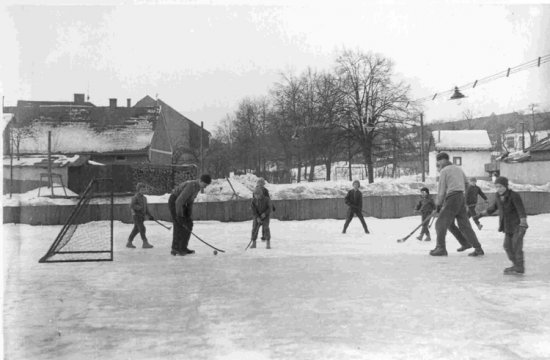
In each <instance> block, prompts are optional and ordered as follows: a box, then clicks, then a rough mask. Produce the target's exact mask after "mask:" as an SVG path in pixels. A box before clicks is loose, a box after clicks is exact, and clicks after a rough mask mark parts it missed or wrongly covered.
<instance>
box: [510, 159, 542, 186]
mask: <svg viewBox="0 0 550 360" xmlns="http://www.w3.org/2000/svg"><path fill="white" fill-rule="evenodd" d="M500 175H501V176H505V177H507V178H508V179H509V180H510V181H512V182H515V183H518V184H533V185H544V184H546V183H548V182H550V161H525V162H519V163H506V162H501V163H500Z"/></svg>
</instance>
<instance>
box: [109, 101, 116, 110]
mask: <svg viewBox="0 0 550 360" xmlns="http://www.w3.org/2000/svg"><path fill="white" fill-rule="evenodd" d="M109 108H110V109H116V99H109Z"/></svg>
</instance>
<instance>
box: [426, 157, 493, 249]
mask: <svg viewBox="0 0 550 360" xmlns="http://www.w3.org/2000/svg"><path fill="white" fill-rule="evenodd" d="M436 160H437V166H438V167H439V184H438V190H437V199H436V201H435V205H436V210H437V212H438V218H437V220H436V222H435V231H436V233H437V244H436V247H435V249H433V250H432V251H430V255H432V256H447V249H446V246H445V236H446V235H447V229H448V230H449V231H451V233H452V234H453V235H454V236H455V237H456V239H457V240H458V242H459V243H460V245H461V247H460V248H458V249H457V251H464V250H466V249H469V248H471V247H472V246H473V247H474V249H475V250H474V251H473V252H471V253H470V254H468V256H481V255H484V254H485V253H484V252H483V249H482V248H481V244H480V243H479V241H478V239H477V236H476V233H475V232H474V230H473V229H472V225H471V224H470V220H469V219H468V213H467V211H466V205H465V197H464V190H465V189H466V183H467V182H468V180H467V179H466V175H464V172H463V171H462V169H461V168H460V167H459V166H456V165H453V164H452V163H451V162H450V161H449V155H448V154H447V153H444V152H442V153H439V154H437V156H436ZM455 219H456V221H457V224H458V227H457V226H456V225H455V224H454V222H455Z"/></svg>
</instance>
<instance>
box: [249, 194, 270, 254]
mask: <svg viewBox="0 0 550 360" xmlns="http://www.w3.org/2000/svg"><path fill="white" fill-rule="evenodd" d="M250 208H251V209H252V235H251V240H252V245H251V246H250V248H251V249H254V248H256V239H257V238H258V231H259V230H260V226H261V227H262V240H264V239H265V241H266V242H267V243H266V246H265V248H266V249H271V231H270V230H269V215H270V214H271V199H270V198H269V196H266V195H265V193H264V189H263V188H262V187H261V186H257V187H256V189H254V194H253V198H252V202H251V204H250Z"/></svg>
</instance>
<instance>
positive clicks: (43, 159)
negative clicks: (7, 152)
mask: <svg viewBox="0 0 550 360" xmlns="http://www.w3.org/2000/svg"><path fill="white" fill-rule="evenodd" d="M51 157H52V167H54V168H57V167H60V168H61V167H65V166H80V165H82V164H83V163H85V162H86V160H87V158H88V157H86V156H80V155H74V156H72V157H67V156H65V155H52V156H51ZM12 161H13V166H14V167H27V166H32V167H41V168H46V167H48V157H47V156H45V155H31V156H20V157H19V158H18V157H17V156H16V155H14V156H13V159H10V157H9V156H4V166H10V163H11V162H12Z"/></svg>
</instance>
